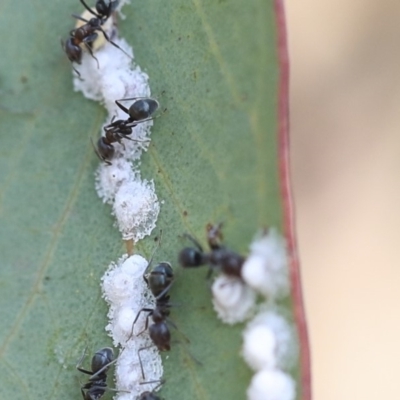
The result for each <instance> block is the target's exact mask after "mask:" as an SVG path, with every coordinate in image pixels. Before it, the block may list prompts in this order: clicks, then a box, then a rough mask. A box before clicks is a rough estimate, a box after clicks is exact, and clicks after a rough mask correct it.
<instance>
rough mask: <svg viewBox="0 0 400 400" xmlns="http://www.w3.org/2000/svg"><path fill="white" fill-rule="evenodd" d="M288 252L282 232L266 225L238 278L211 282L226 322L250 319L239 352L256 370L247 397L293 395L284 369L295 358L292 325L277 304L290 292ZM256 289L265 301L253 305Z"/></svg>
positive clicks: (281, 399)
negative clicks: (280, 233)
mask: <svg viewBox="0 0 400 400" xmlns="http://www.w3.org/2000/svg"><path fill="white" fill-rule="evenodd" d="M288 272H289V270H288V256H287V250H286V246H285V241H284V240H283V238H282V237H281V236H280V235H279V234H278V233H277V232H276V231H275V230H274V229H269V230H268V231H266V232H262V233H261V234H259V235H258V236H257V237H256V239H255V240H254V241H253V243H252V244H251V245H250V254H249V256H248V257H247V258H246V261H245V262H244V264H243V266H242V270H241V278H242V279H240V278H237V277H231V276H227V275H224V274H221V275H220V276H218V277H217V278H216V279H215V281H214V283H213V286H212V292H213V304H214V309H215V311H216V312H217V315H218V317H219V318H220V319H221V320H222V321H223V322H225V323H228V324H234V323H237V322H243V321H245V320H247V319H248V318H250V317H252V316H254V314H256V313H257V311H258V313H257V315H256V316H255V317H254V319H253V320H252V321H250V322H249V323H248V325H247V327H246V329H245V330H244V332H243V350H242V355H243V358H244V359H245V361H246V362H247V363H248V365H249V366H250V367H251V368H252V369H253V370H254V371H256V374H255V375H254V377H253V379H252V381H251V384H250V387H249V388H248V391H247V396H248V399H249V400H293V399H294V398H295V395H296V387H295V382H294V379H293V378H292V377H291V376H290V375H289V374H288V373H287V371H288V370H290V369H291V368H292V367H293V366H294V364H295V362H296V359H297V354H298V349H297V341H296V336H295V332H294V329H293V326H292V325H291V324H290V323H289V322H288V319H287V318H286V317H285V316H284V315H283V313H282V311H280V309H279V308H278V307H277V306H276V302H277V301H279V300H281V299H284V298H286V297H287V296H288V294H289V277H288ZM257 294H260V295H261V296H262V297H263V298H264V301H263V303H262V304H261V305H257V303H256V301H257Z"/></svg>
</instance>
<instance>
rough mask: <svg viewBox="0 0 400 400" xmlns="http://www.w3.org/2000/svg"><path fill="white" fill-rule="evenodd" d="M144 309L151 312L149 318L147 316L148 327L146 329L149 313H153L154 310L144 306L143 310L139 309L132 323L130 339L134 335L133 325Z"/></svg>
mask: <svg viewBox="0 0 400 400" xmlns="http://www.w3.org/2000/svg"><path fill="white" fill-rule="evenodd" d="M142 311H145V312H148V313H149V314H148V315H147V318H146V328H145V329H147V326H148V318H149V315H151V314H150V313H152V312H153V311H154V310H153V309H152V308H142V309H141V310H139V312H138V313H137V314H136V318H135V320H134V321H133V323H132V330H131V335H130V336H129V338H128V340H129V339H130V338H131V337H132V336H133V326H134V325H135V324H136V321H137V320H138V318H139V315H140V313H141V312H142Z"/></svg>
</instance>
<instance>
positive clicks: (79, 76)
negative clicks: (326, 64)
mask: <svg viewBox="0 0 400 400" xmlns="http://www.w3.org/2000/svg"><path fill="white" fill-rule="evenodd" d="M72 69H73V70H74V71H75V72H76V73H77V74H78V78H79V79H80V80H82V78H81V73H80V72H79V71H78V70H77V69H76V68H75V67H74V66H73V65H72Z"/></svg>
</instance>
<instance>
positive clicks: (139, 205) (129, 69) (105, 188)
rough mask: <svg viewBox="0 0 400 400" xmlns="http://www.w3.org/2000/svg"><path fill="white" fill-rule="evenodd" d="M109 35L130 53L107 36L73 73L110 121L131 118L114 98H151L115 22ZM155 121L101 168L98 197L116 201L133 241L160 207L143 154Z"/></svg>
mask: <svg viewBox="0 0 400 400" xmlns="http://www.w3.org/2000/svg"><path fill="white" fill-rule="evenodd" d="M110 20H111V18H110ZM108 34H109V36H110V38H112V41H113V42H114V43H116V44H117V45H118V46H119V47H120V48H121V49H122V50H123V51H124V52H125V53H127V54H129V56H128V55H127V54H125V53H124V52H123V51H121V50H120V49H118V48H117V47H115V46H113V45H112V44H111V43H109V42H107V41H104V40H103V41H104V45H103V46H102V47H101V48H100V49H98V50H97V51H96V52H95V57H96V59H97V61H96V59H95V58H93V57H91V55H90V54H88V53H87V52H84V54H83V57H82V63H81V65H76V70H78V71H79V73H80V77H79V76H77V75H74V88H75V90H76V91H81V92H82V93H83V95H84V96H85V97H87V98H89V99H92V100H96V101H100V102H101V103H102V104H104V106H105V108H106V109H107V111H108V117H107V120H106V122H105V125H107V124H109V123H110V122H111V120H112V118H115V119H122V120H126V119H127V118H128V117H129V116H128V115H127V114H126V113H125V112H124V111H123V110H121V109H120V108H119V107H118V106H117V105H116V103H115V100H119V99H124V98H136V97H149V96H150V88H149V85H148V75H147V74H146V73H144V72H143V71H142V70H141V69H140V67H139V66H137V65H135V64H134V63H133V62H132V59H133V51H132V48H131V47H130V46H129V45H128V44H127V42H126V41H125V40H124V39H121V38H118V37H117V36H116V35H117V31H116V28H115V27H114V26H111V27H110V30H109V32H108ZM127 108H129V102H127ZM152 124H153V122H152V121H151V120H150V121H146V122H143V123H139V124H138V125H137V126H136V127H135V128H134V130H133V133H132V135H131V136H132V137H131V138H130V139H132V140H124V139H123V142H122V143H121V144H120V143H113V146H114V149H115V156H114V158H113V160H111V162H112V164H111V165H108V164H106V163H104V162H102V163H101V164H100V166H99V167H98V169H97V171H96V190H97V193H98V195H99V197H100V198H101V199H102V200H103V202H105V203H109V204H111V206H112V214H113V215H114V216H115V218H116V225H117V226H118V228H119V230H120V232H121V234H122V238H123V239H124V240H133V241H134V242H136V241H138V240H140V239H142V238H143V237H145V236H146V235H149V234H150V233H151V231H152V230H153V229H154V227H155V224H156V220H157V217H158V214H159V211H160V204H159V202H158V199H157V195H156V194H155V190H154V183H153V181H147V180H142V179H141V176H140V171H139V165H140V157H141V155H142V153H143V151H146V150H147V149H148V146H149V143H150V138H149V136H150V128H151V126H152ZM102 133H103V132H102ZM96 139H97V138H96Z"/></svg>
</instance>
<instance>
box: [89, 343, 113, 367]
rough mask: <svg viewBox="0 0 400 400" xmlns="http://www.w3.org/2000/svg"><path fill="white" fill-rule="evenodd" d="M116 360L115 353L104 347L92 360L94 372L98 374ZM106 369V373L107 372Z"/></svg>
mask: <svg viewBox="0 0 400 400" xmlns="http://www.w3.org/2000/svg"><path fill="white" fill-rule="evenodd" d="M113 360H114V351H113V349H112V348H111V347H104V348H103V349H100V350H98V351H97V352H96V354H95V355H94V356H93V358H92V371H93V372H97V371H99V370H100V369H102V368H103V367H104V366H105V365H107V364H109V363H110V362H111V361H113ZM106 370H107V369H105V370H104V371H106Z"/></svg>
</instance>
